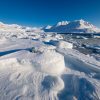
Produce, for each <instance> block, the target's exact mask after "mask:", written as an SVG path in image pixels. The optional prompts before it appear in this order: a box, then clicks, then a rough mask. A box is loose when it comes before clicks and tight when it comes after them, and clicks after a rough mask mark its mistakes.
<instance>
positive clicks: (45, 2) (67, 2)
mask: <svg viewBox="0 0 100 100" xmlns="http://www.w3.org/2000/svg"><path fill="white" fill-rule="evenodd" d="M79 19H84V20H86V21H89V22H91V23H92V24H94V25H96V26H98V27H100V0H0V21H1V22H4V23H8V24H11V23H12V24H20V25H25V26H45V25H48V24H49V25H53V24H55V23H57V22H58V21H62V20H64V21H65V20H68V21H73V20H79Z"/></svg>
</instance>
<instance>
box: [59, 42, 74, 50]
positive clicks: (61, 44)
mask: <svg viewBox="0 0 100 100" xmlns="http://www.w3.org/2000/svg"><path fill="white" fill-rule="evenodd" d="M58 47H59V48H64V49H72V48H73V44H72V43H69V42H66V41H59V43H58Z"/></svg>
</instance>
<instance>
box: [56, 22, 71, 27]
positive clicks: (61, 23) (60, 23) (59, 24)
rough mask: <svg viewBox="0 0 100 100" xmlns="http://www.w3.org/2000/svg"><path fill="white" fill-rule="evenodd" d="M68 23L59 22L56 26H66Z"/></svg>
mask: <svg viewBox="0 0 100 100" xmlns="http://www.w3.org/2000/svg"><path fill="white" fill-rule="evenodd" d="M68 23H69V22H68V21H61V22H58V23H57V24H56V26H61V25H67V24H68Z"/></svg>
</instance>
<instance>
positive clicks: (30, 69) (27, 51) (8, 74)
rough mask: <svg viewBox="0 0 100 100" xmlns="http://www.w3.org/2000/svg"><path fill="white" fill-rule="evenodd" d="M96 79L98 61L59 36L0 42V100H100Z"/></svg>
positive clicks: (99, 71) (99, 70)
mask: <svg viewBox="0 0 100 100" xmlns="http://www.w3.org/2000/svg"><path fill="white" fill-rule="evenodd" d="M23 36H24V35H23ZM99 76H100V62H99V61H98V60H96V59H95V58H93V57H91V56H86V55H85V54H83V53H80V52H78V51H77V50H75V49H73V44H71V43H68V42H66V41H64V40H63V38H62V36H61V35H58V34H53V33H50V34H49V33H48V34H46V33H44V34H43V33H42V34H39V33H34V34H33V33H29V34H28V38H19V37H16V38H7V37H5V36H4V37H2V38H1V39H0V100H100V77H99Z"/></svg>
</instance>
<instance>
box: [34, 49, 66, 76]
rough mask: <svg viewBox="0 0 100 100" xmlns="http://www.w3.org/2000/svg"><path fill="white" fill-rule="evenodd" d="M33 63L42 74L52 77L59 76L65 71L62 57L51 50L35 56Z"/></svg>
mask: <svg viewBox="0 0 100 100" xmlns="http://www.w3.org/2000/svg"><path fill="white" fill-rule="evenodd" d="M33 62H34V64H35V66H36V67H37V68H38V69H39V70H41V71H42V72H46V73H49V74H53V75H57V74H61V73H62V72H63V71H64V69H65V63H64V57H63V56H62V55H61V54H59V53H57V52H55V51H51V50H48V51H46V52H43V53H42V54H39V55H38V54H37V55H36V57H34V61H33Z"/></svg>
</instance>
